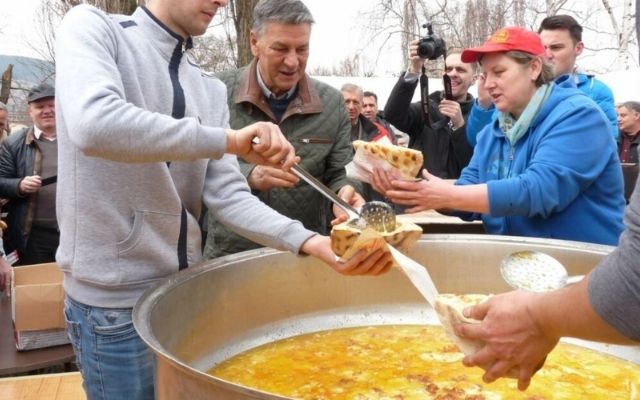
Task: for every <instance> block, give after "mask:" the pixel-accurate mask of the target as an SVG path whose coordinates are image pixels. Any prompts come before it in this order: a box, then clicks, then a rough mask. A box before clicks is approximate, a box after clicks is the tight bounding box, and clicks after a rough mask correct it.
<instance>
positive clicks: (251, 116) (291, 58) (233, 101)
mask: <svg viewBox="0 0 640 400" xmlns="http://www.w3.org/2000/svg"><path fill="white" fill-rule="evenodd" d="M313 22H314V20H313V16H312V15H311V13H310V12H309V10H308V9H307V7H306V6H305V5H304V4H303V3H302V2H301V1H300V0H261V1H260V2H259V3H258V4H257V5H256V7H255V9H254V11H253V27H252V30H251V36H250V41H251V51H252V53H253V55H254V59H253V61H252V62H251V63H250V64H249V65H248V66H246V67H244V68H242V69H239V70H235V71H230V72H227V73H223V74H221V76H220V79H222V81H223V82H224V83H225V84H226V85H227V89H228V93H227V99H228V103H229V112H230V125H231V128H235V127H240V126H246V125H247V124H250V123H253V122H256V121H270V122H273V123H276V124H278V125H279V127H280V129H281V131H282V132H283V133H284V134H285V136H286V137H287V139H288V140H289V141H290V142H291V143H292V144H293V145H294V147H295V149H296V154H297V155H299V156H300V157H301V158H302V161H301V162H300V165H301V166H302V167H303V168H305V169H307V170H308V171H309V172H310V173H311V174H313V175H314V176H315V177H316V178H318V179H319V180H321V181H322V182H323V183H324V184H325V185H327V186H328V187H330V188H331V189H332V190H334V191H335V192H337V193H338V195H339V196H340V197H341V198H343V199H344V200H346V201H347V202H349V203H350V204H352V205H354V206H356V207H358V206H361V205H362V204H363V203H364V200H363V199H362V197H361V195H360V194H359V193H358V192H357V190H356V187H355V186H354V183H353V182H351V181H349V180H348V179H347V178H346V173H345V169H344V166H345V165H346V164H347V163H349V161H351V158H352V154H353V151H352V149H351V144H350V130H351V125H350V121H349V117H348V116H347V113H346V109H345V106H344V100H343V98H342V95H341V94H340V92H339V91H338V90H337V89H334V88H332V87H330V86H328V85H326V84H324V83H321V82H319V81H316V80H314V79H311V78H310V77H309V76H307V75H306V73H305V67H306V63H307V59H308V57H309V39H310V36H311V24H312V23H313ZM239 161H240V168H241V170H242V171H243V173H244V175H245V176H246V177H247V181H248V182H249V186H250V187H251V189H252V191H253V193H254V194H255V195H256V196H258V197H259V198H260V199H261V200H262V201H263V202H265V203H266V204H268V205H269V206H270V207H272V208H274V209H275V210H277V211H278V212H280V213H281V214H284V215H286V216H288V217H290V218H293V219H297V220H299V221H301V222H302V223H303V224H304V226H305V227H306V228H307V229H310V230H314V231H316V232H320V233H326V232H327V231H328V228H329V227H328V221H329V220H330V219H331V217H330V216H329V215H328V214H329V213H328V212H327V211H328V210H329V207H328V205H327V202H326V201H325V200H324V198H323V197H322V195H320V194H319V193H317V192H316V191H315V190H314V189H313V188H312V187H311V186H309V185H307V184H306V183H303V182H300V181H299V179H298V177H296V176H295V175H294V174H292V173H291V172H284V171H282V170H280V169H277V168H272V167H265V166H256V165H254V164H249V163H246V162H243V161H241V160H239ZM357 189H358V190H359V189H360V188H359V187H358V188H357ZM333 211H334V214H335V213H338V212H339V211H338V210H337V208H336V207H334V209H333ZM257 247H259V245H258V244H256V243H252V242H250V241H248V240H246V239H244V238H241V237H240V236H238V235H235V234H233V233H231V232H229V231H228V230H227V229H226V228H225V227H224V226H222V225H221V224H220V223H218V222H217V221H215V220H210V221H209V233H208V236H207V241H206V246H205V250H204V256H205V257H208V258H213V257H219V256H223V255H226V254H232V253H236V252H239V251H244V250H248V249H252V248H257Z"/></svg>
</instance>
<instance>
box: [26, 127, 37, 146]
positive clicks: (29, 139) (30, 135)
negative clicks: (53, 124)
mask: <svg viewBox="0 0 640 400" xmlns="http://www.w3.org/2000/svg"><path fill="white" fill-rule="evenodd" d="M36 140H37V139H36V135H35V127H34V126H33V125H31V126H30V127H29V128H28V129H27V133H25V135H24V144H25V145H27V146H31V145H32V144H33V142H35V141H36Z"/></svg>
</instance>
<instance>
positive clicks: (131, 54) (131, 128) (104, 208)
mask: <svg viewBox="0 0 640 400" xmlns="http://www.w3.org/2000/svg"><path fill="white" fill-rule="evenodd" d="M190 47H191V39H187V40H183V39H182V38H181V37H180V36H178V35H177V34H175V33H174V32H172V31H170V30H169V29H168V28H167V27H166V26H164V25H163V24H162V23H161V22H160V21H158V20H157V19H156V18H155V17H154V16H153V15H152V14H151V13H150V12H149V11H148V10H147V9H145V8H138V9H137V10H136V12H135V13H134V14H133V15H132V16H107V15H106V14H104V13H103V12H102V11H100V10H98V9H96V8H94V7H91V6H86V5H81V6H78V7H75V8H74V9H72V10H71V11H70V12H69V13H68V14H67V15H66V16H65V18H64V20H63V22H62V24H61V26H60V28H59V30H58V32H57V39H56V114H57V132H58V141H59V143H58V152H59V157H58V192H57V200H56V204H57V216H58V223H59V226H60V247H59V248H58V252H57V255H56V260H57V262H58V264H59V265H60V267H61V268H62V270H63V272H64V273H65V278H64V288H65V291H66V292H67V294H68V295H69V296H71V297H72V298H74V299H75V300H77V301H79V302H81V303H85V304H89V305H93V306H99V307H132V306H133V305H134V304H135V302H136V300H137V299H138V297H139V296H140V295H141V293H142V292H143V291H144V290H146V289H147V288H148V287H149V286H151V285H152V284H154V283H155V282H156V281H158V280H159V279H161V278H163V277H166V276H168V275H170V274H172V273H174V272H176V271H178V266H179V264H181V265H182V266H186V265H187V264H188V265H192V264H194V263H196V262H198V261H199V260H200V259H201V250H200V249H201V243H200V242H201V239H200V237H201V236H200V229H199V226H198V217H199V215H200V211H201V204H202V201H203V199H204V203H205V204H206V205H207V207H208V208H209V209H210V210H211V212H212V214H213V215H214V216H215V218H216V219H217V220H218V221H221V222H222V223H225V224H228V225H229V226H230V228H231V229H233V230H234V231H236V232H237V233H240V234H242V235H245V236H247V237H249V238H250V239H251V240H253V241H256V242H259V243H261V244H263V245H266V246H271V247H276V248H280V249H287V250H289V251H293V252H298V251H299V248H300V246H301V245H302V243H304V241H305V240H307V239H308V238H309V237H311V236H312V235H313V234H314V232H311V231H308V230H306V229H304V228H303V226H302V224H300V223H299V222H297V221H292V220H290V219H288V218H285V217H283V216H281V215H280V214H277V213H276V212H275V211H273V210H272V209H270V208H269V207H267V206H266V205H264V204H263V203H261V202H260V201H259V200H257V199H256V198H255V197H254V196H253V195H251V192H250V189H249V187H248V186H247V183H246V180H245V178H244V176H243V175H242V174H241V173H240V170H239V167H238V163H237V160H236V158H235V157H233V156H229V155H224V150H225V148H226V137H225V129H224V128H226V127H227V126H228V117H229V113H228V109H227V102H226V89H225V87H224V85H223V84H222V83H221V82H220V81H219V80H217V79H215V78H213V77H211V76H207V75H205V74H203V73H202V71H201V70H200V69H199V67H198V66H197V65H196V64H195V63H194V62H193V61H192V60H190V59H189V56H188V51H187V50H188V49H189V48H190Z"/></svg>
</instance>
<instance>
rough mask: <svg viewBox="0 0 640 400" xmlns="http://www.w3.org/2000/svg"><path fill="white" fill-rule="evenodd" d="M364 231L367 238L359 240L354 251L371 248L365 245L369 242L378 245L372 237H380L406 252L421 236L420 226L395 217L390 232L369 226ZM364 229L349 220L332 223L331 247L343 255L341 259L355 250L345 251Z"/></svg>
mask: <svg viewBox="0 0 640 400" xmlns="http://www.w3.org/2000/svg"><path fill="white" fill-rule="evenodd" d="M364 231H367V235H366V237H365V238H366V239H367V240H366V241H360V243H359V245H358V246H360V247H357V248H356V249H355V251H357V250H360V248H366V249H367V250H371V248H369V247H367V246H371V243H375V245H376V246H379V242H376V241H375V240H374V239H377V238H381V239H382V240H384V241H386V242H387V243H389V244H390V245H392V246H393V247H396V248H397V249H398V250H400V251H402V252H406V251H407V250H409V249H410V248H411V247H412V246H413V245H414V244H415V243H416V242H417V241H418V240H419V239H420V237H421V236H422V228H420V227H419V226H418V225H416V224H414V223H412V222H410V221H401V220H398V219H396V229H394V230H393V231H391V232H377V231H375V230H373V229H370V228H369V229H365V230H364ZM364 231H363V230H361V229H360V228H358V227H356V226H353V225H352V224H350V223H349V222H343V223H341V224H338V225H334V226H333V228H331V249H332V250H333V252H334V253H336V255H338V256H342V257H344V258H343V259H348V258H349V257H350V256H351V255H353V253H355V251H351V252H349V253H347V252H348V251H349V250H350V249H352V248H353V246H354V244H355V243H356V242H357V241H358V239H359V238H360V236H361V234H362V233H364ZM383 244H384V242H383ZM362 246H365V247H362ZM345 254H346V256H345Z"/></svg>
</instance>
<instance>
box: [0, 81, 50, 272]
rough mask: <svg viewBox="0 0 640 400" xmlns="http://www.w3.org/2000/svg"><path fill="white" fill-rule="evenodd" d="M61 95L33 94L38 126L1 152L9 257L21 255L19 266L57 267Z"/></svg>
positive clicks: (46, 88) (43, 88)
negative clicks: (57, 100) (58, 108)
mask: <svg viewBox="0 0 640 400" xmlns="http://www.w3.org/2000/svg"><path fill="white" fill-rule="evenodd" d="M54 98H55V92H54V88H53V86H51V85H49V84H47V83H42V84H40V85H38V86H36V87H34V88H33V89H31V91H30V92H29V95H28V97H27V102H28V103H29V115H30V116H31V119H32V120H33V126H31V127H29V128H25V129H23V130H21V131H19V132H16V133H14V134H13V135H10V136H9V137H8V138H7V139H6V140H5V141H4V142H3V143H2V146H1V147H0V198H6V199H9V203H8V204H7V206H6V207H7V225H8V227H9V228H8V229H9V235H8V237H7V238H6V239H5V243H4V246H5V250H6V252H7V253H9V252H11V251H13V250H17V251H18V256H19V257H20V260H19V262H18V264H20V265H26V264H38V263H44V262H53V261H55V255H56V249H57V248H58V243H59V239H60V232H59V230H58V223H57V221H56V202H55V200H56V177H57V170H58V142H57V140H56V138H57V137H56V113H55V102H54Z"/></svg>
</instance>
